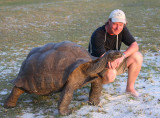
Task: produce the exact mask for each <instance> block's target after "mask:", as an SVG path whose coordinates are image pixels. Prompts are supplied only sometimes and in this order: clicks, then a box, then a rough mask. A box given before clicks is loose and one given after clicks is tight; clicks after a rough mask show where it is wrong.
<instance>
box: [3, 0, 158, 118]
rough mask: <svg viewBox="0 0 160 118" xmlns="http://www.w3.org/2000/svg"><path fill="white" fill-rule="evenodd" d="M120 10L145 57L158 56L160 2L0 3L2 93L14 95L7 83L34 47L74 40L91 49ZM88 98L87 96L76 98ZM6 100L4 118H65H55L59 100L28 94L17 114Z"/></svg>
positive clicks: (48, 0)
mask: <svg viewBox="0 0 160 118" xmlns="http://www.w3.org/2000/svg"><path fill="white" fill-rule="evenodd" d="M117 8H119V9H122V10H123V11H125V13H126V15H127V19H128V28H129V30H130V31H131V32H132V34H133V36H134V37H136V40H137V42H138V43H139V46H140V51H141V52H142V53H143V54H145V53H146V52H148V51H150V52H158V51H159V50H160V42H159V39H160V35H159V31H160V24H159V21H160V15H159V14H160V9H159V8H160V1H159V0H153V1H150V0H114V1H113V0H0V73H1V74H0V91H3V90H5V89H7V91H8V94H9V91H10V90H11V88H12V85H11V84H9V83H8V82H9V81H10V80H12V79H13V78H15V77H16V76H17V73H18V71H19V68H20V66H21V63H22V61H23V60H24V58H25V57H26V55H27V54H28V52H29V51H30V50H31V49H32V48H33V47H37V46H41V45H44V44H46V43H49V42H61V41H64V40H70V41H73V42H77V43H78V44H80V45H82V46H84V47H85V48H87V46H88V42H89V40H90V36H91V34H92V32H93V31H94V30H95V29H96V28H97V27H99V26H101V25H103V24H104V23H105V22H106V20H107V19H108V15H109V13H110V12H111V11H112V10H113V9H117ZM125 48H126V47H125V46H124V45H123V49H125ZM155 68H156V67H155ZM142 69H147V68H142ZM152 69H154V67H152ZM156 69H157V68H156ZM157 71H158V69H157ZM146 79H149V78H146ZM86 88H87V89H88V86H87V87H86ZM82 89H83V88H82ZM8 94H7V95H8ZM83 94H85V95H86V93H75V95H77V96H78V95H83ZM7 95H1V97H0V117H1V118H3V117H16V116H21V115H23V110H26V109H28V110H29V112H30V113H34V114H36V115H38V113H39V112H41V111H42V113H41V114H43V115H44V116H46V117H49V116H55V117H61V116H59V115H57V113H55V110H56V109H57V102H58V99H59V94H58V95H57V94H54V95H52V96H47V97H46V96H45V97H43V96H36V95H28V94H24V95H22V96H21V97H20V99H19V101H18V105H17V107H16V108H12V109H4V108H3V106H2V105H3V103H4V100H5V99H6V97H7ZM28 100H29V101H28ZM74 100H75V101H76V97H74ZM25 101H27V102H25ZM82 105H83V104H79V105H78V106H77V108H73V111H74V110H75V109H76V110H77V109H79V108H80V107H81V106H82ZM84 105H85V104H84ZM51 109H53V110H51Z"/></svg>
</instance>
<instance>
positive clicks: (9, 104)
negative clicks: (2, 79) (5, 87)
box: [4, 96, 17, 108]
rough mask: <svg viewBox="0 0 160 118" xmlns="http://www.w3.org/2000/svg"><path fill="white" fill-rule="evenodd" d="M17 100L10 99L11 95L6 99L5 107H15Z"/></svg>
mask: <svg viewBox="0 0 160 118" xmlns="http://www.w3.org/2000/svg"><path fill="white" fill-rule="evenodd" d="M16 103H17V101H14V100H12V99H10V96H9V97H8V98H7V99H6V101H5V103H4V108H13V107H15V106H16Z"/></svg>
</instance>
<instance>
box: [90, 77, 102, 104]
mask: <svg viewBox="0 0 160 118" xmlns="http://www.w3.org/2000/svg"><path fill="white" fill-rule="evenodd" d="M101 91H102V79H101V78H98V79H95V80H94V81H93V82H92V83H91V90H90V93H89V104H90V105H98V104H99V102H100V96H101Z"/></svg>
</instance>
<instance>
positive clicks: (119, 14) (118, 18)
mask: <svg viewBox="0 0 160 118" xmlns="http://www.w3.org/2000/svg"><path fill="white" fill-rule="evenodd" d="M109 18H110V19H111V20H112V22H120V23H124V24H126V23H127V21H126V16H125V14H124V12H123V11H122V10H119V9H116V10H113V11H112V12H111V14H110V15H109Z"/></svg>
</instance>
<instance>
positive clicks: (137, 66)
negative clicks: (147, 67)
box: [126, 52, 143, 96]
mask: <svg viewBox="0 0 160 118" xmlns="http://www.w3.org/2000/svg"><path fill="white" fill-rule="evenodd" d="M142 62H143V56H142V54H141V53H140V52H136V53H134V54H132V55H131V56H129V57H128V59H127V67H128V81H127V87H126V92H130V93H131V94H133V95H134V96H138V94H137V92H136V90H135V88H134V84H135V81H136V79H137V77H138V75H139V72H140V70H141V66H142Z"/></svg>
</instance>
